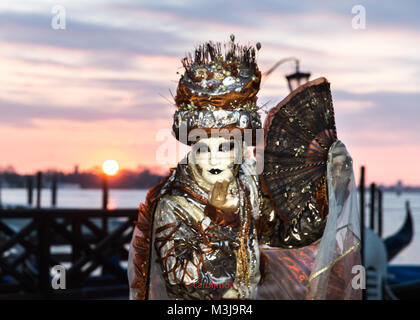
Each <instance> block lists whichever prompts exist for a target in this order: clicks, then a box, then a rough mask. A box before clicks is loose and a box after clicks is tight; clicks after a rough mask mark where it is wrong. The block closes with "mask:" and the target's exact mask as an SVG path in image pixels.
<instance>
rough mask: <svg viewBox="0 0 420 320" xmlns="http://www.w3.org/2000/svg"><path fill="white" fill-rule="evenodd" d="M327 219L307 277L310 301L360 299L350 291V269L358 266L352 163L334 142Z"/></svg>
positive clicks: (330, 154) (358, 293) (357, 215)
mask: <svg viewBox="0 0 420 320" xmlns="http://www.w3.org/2000/svg"><path fill="white" fill-rule="evenodd" d="M327 183H328V203H329V211H328V219H327V225H326V227H325V231H324V234H323V236H322V238H321V241H320V243H319V247H318V252H317V255H316V258H315V261H314V265H313V268H312V271H311V275H310V277H309V292H308V298H310V299H360V298H361V290H360V289H353V288H352V278H353V277H354V276H355V275H354V274H353V273H352V268H353V266H354V265H360V263H361V262H360V212H359V202H358V197H357V188H356V183H355V179H354V174H353V161H352V158H351V157H350V155H349V153H348V152H347V149H346V147H345V145H344V144H343V143H342V142H341V141H339V140H338V141H336V142H335V143H334V144H333V145H332V146H331V147H330V150H329V152H328V165H327Z"/></svg>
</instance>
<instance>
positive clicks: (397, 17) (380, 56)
mask: <svg viewBox="0 0 420 320" xmlns="http://www.w3.org/2000/svg"><path fill="white" fill-rule="evenodd" d="M338 2H339V3H338ZM358 4H360V5H363V6H364V7H365V9H366V28H365V29H353V28H352V19H353V17H354V14H352V7H353V6H354V5H358ZM55 5H61V6H63V7H64V9H65V13H66V29H65V30H54V29H53V28H52V27H51V20H52V18H53V16H54V14H53V13H52V12H51V10H52V8H53V7H54V6H55ZM419 12H420V2H418V1H414V0H413V1H403V2H396V1H373V0H369V1H361V0H359V1H322V2H321V1H299V2H298V1H278V0H272V1H261V0H260V1H244V0H241V1H226V0H213V1H198V0H191V1H189V0H177V1H134V0H133V1H128V0H115V1H111V0H108V1H105V0H102V1H97V0H89V1H74V0H71V1H60V0H54V1H45V0H44V1H36V0H26V1H19V0H10V1H7V0H6V1H1V2H0V72H1V76H0V168H1V167H6V166H8V165H12V166H14V167H15V169H16V170H17V171H18V172H20V173H31V172H34V171H35V170H45V169H49V168H58V169H61V170H65V171H70V170H72V169H73V166H74V165H75V164H78V165H79V167H80V169H81V170H85V169H90V168H92V167H94V166H100V165H102V162H103V161H104V160H106V159H114V160H116V161H118V163H119V165H120V167H121V168H129V169H135V168H137V167H139V166H140V167H145V168H146V167H152V168H154V170H157V169H159V168H167V167H169V166H174V165H175V164H176V163H170V164H167V165H165V164H159V163H157V161H156V151H157V148H158V147H159V145H161V144H162V141H158V139H157V134H158V132H159V131H160V130H166V131H165V132H168V130H169V128H170V127H171V125H172V116H173V112H174V110H175V107H174V106H173V104H171V100H173V99H172V97H171V94H170V90H171V91H172V92H175V90H176V83H177V80H178V79H179V78H178V77H179V75H177V74H176V72H177V71H182V70H181V62H180V60H181V58H182V57H183V56H184V55H185V53H186V52H189V51H192V50H193V49H194V48H195V46H196V45H198V44H199V43H200V42H203V41H206V40H215V41H225V40H228V39H229V35H230V34H232V33H233V34H235V36H236V40H237V41H238V42H240V43H245V44H247V43H250V44H255V43H256V42H261V44H262V48H261V50H260V52H259V55H258V63H259V66H260V69H261V70H262V71H266V70H268V69H269V68H270V67H271V66H272V65H273V64H274V63H275V62H276V61H277V60H279V59H281V58H284V57H289V56H295V57H297V58H299V59H300V60H301V70H302V71H310V72H311V73H312V77H311V79H315V78H317V77H320V76H325V77H326V78H327V79H328V80H329V81H330V82H331V88H332V92H333V99H334V107H335V114H336V122H337V132H338V137H339V139H340V140H342V141H343V142H344V143H345V144H346V146H347V148H348V150H349V151H350V153H351V155H352V157H353V160H354V169H355V173H356V177H358V173H359V167H360V165H362V164H363V165H366V167H367V180H368V182H370V181H375V182H377V183H384V184H394V183H396V181H397V180H399V179H401V180H402V181H403V183H404V184H408V185H420V169H419V163H420V108H419V107H420V105H419V101H420V90H419V89H420V55H419V53H420V41H419V39H420V28H419V26H420V19H419V18H418V14H419ZM293 68H294V66H293V64H292V63H288V64H285V65H282V66H281V67H279V69H278V70H277V71H276V72H275V73H274V74H273V75H272V76H271V77H270V78H268V79H267V80H266V81H264V82H263V85H262V89H261V91H260V93H259V103H260V104H264V103H267V105H268V106H274V105H276V104H277V103H278V102H279V101H280V100H281V99H283V98H284V97H285V96H286V95H287V94H288V88H287V83H286V81H285V79H284V75H285V74H287V73H290V72H292V71H293ZM171 139H172V140H171V141H172V143H173V144H174V145H175V144H176V140H175V139H173V138H171ZM184 151H185V148H182V149H181V152H184Z"/></svg>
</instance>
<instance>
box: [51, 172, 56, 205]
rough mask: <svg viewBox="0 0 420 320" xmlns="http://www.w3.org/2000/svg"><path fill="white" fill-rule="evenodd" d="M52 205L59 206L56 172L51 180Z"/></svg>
mask: <svg viewBox="0 0 420 320" xmlns="http://www.w3.org/2000/svg"><path fill="white" fill-rule="evenodd" d="M51 206H52V207H53V208H55V207H56V206H57V175H55V174H54V175H53V176H52V180H51Z"/></svg>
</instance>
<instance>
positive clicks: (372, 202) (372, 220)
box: [370, 183, 376, 231]
mask: <svg viewBox="0 0 420 320" xmlns="http://www.w3.org/2000/svg"><path fill="white" fill-rule="evenodd" d="M375 198H376V185H375V183H371V184H370V228H371V229H372V231H375V217H376V214H375V207H376V206H375Z"/></svg>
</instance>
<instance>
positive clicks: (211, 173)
mask: <svg viewBox="0 0 420 320" xmlns="http://www.w3.org/2000/svg"><path fill="white" fill-rule="evenodd" d="M244 147H245V144H242V142H241V141H239V140H233V139H232V140H229V139H226V138H224V137H212V138H206V139H200V140H199V141H198V142H197V143H195V144H194V146H193V149H192V151H191V153H190V157H189V161H192V162H193V163H192V164H193V165H196V166H197V167H198V169H199V173H200V175H201V177H202V178H203V179H204V180H205V181H206V182H207V183H208V184H211V185H214V184H215V183H216V182H222V181H224V180H225V181H232V180H233V178H234V172H235V164H238V165H239V164H241V163H242V159H243V152H244V150H245V149H246V148H244Z"/></svg>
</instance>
